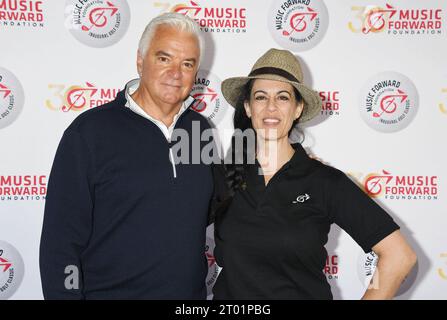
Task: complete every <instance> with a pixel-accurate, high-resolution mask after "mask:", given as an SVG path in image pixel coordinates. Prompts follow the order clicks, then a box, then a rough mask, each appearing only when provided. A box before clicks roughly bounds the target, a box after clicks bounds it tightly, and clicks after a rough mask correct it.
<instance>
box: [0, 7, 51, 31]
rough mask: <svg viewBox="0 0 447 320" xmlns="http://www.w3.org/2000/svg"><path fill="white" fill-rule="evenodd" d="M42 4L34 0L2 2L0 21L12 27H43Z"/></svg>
mask: <svg viewBox="0 0 447 320" xmlns="http://www.w3.org/2000/svg"><path fill="white" fill-rule="evenodd" d="M42 3H43V1H34V0H27V1H24V0H22V1H19V0H9V1H6V0H1V1H0V21H4V22H5V25H8V26H12V27H13V26H17V27H23V26H28V27H30V26H31V27H43V20H44V19H43V18H44V17H43V10H42ZM2 25H3V22H2Z"/></svg>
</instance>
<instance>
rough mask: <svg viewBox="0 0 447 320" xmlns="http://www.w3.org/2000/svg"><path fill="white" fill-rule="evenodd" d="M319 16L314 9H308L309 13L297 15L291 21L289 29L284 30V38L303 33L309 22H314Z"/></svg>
mask: <svg viewBox="0 0 447 320" xmlns="http://www.w3.org/2000/svg"><path fill="white" fill-rule="evenodd" d="M317 16H318V13H317V12H315V10H314V9H312V8H310V7H307V12H298V13H295V14H294V15H293V16H292V17H291V18H290V20H289V29H288V30H283V32H282V34H283V36H286V37H289V36H291V35H292V34H293V32H295V31H296V32H303V31H304V30H306V28H307V25H308V23H307V21H306V20H308V21H313V20H314V19H315V18H316V17H317Z"/></svg>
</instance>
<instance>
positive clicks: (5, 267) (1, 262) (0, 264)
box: [0, 257, 12, 272]
mask: <svg viewBox="0 0 447 320" xmlns="http://www.w3.org/2000/svg"><path fill="white" fill-rule="evenodd" d="M11 266H12V263H10V262H9V261H8V260H6V259H3V258H2V257H0V269H1V268H3V272H6V271H8V269H9V268H10V267H11Z"/></svg>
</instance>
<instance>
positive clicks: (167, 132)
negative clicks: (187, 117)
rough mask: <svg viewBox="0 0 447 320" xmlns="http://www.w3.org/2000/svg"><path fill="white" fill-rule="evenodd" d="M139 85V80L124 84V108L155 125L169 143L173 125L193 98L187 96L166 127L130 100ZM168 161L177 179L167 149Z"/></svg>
mask: <svg viewBox="0 0 447 320" xmlns="http://www.w3.org/2000/svg"><path fill="white" fill-rule="evenodd" d="M139 85H140V79H134V80H131V81H129V82H128V83H127V84H126V88H125V90H124V93H125V95H126V100H127V102H126V107H127V108H129V109H130V110H132V111H133V112H135V113H136V114H138V115H140V116H142V117H144V118H146V119H149V120H150V121H152V122H153V123H155V124H156V125H157V127H158V128H160V130H161V132H162V133H163V135H164V136H165V137H166V140H167V141H168V142H171V137H172V132H173V131H174V127H175V124H176V123H177V120H178V118H179V117H180V116H181V114H182V113H183V112H185V111H186V110H187V109H188V107H189V105H190V104H191V103H192V102H193V101H194V98H193V97H191V96H189V97H188V98H187V99H186V100H185V101H184V102H183V104H182V106H181V108H180V110H179V112H178V113H177V114H176V115H175V116H174V119H173V121H172V124H171V125H170V126H169V127H167V126H166V125H165V124H164V123H163V122H162V121H160V120H157V119H155V118H153V117H151V116H150V115H149V114H147V113H146V111H144V110H143V108H141V107H140V106H139V105H138V103H136V102H135V100H134V99H133V98H132V96H131V94H133V93H134V92H135V91H136V90H137V89H138V87H139ZM169 160H170V161H171V164H172V174H173V176H174V178H177V170H176V168H175V161H174V155H173V154H172V148H169Z"/></svg>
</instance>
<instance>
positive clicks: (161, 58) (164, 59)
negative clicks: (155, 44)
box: [158, 57, 169, 62]
mask: <svg viewBox="0 0 447 320" xmlns="http://www.w3.org/2000/svg"><path fill="white" fill-rule="evenodd" d="M158 60H159V61H161V62H168V61H169V59H168V58H166V57H158Z"/></svg>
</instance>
